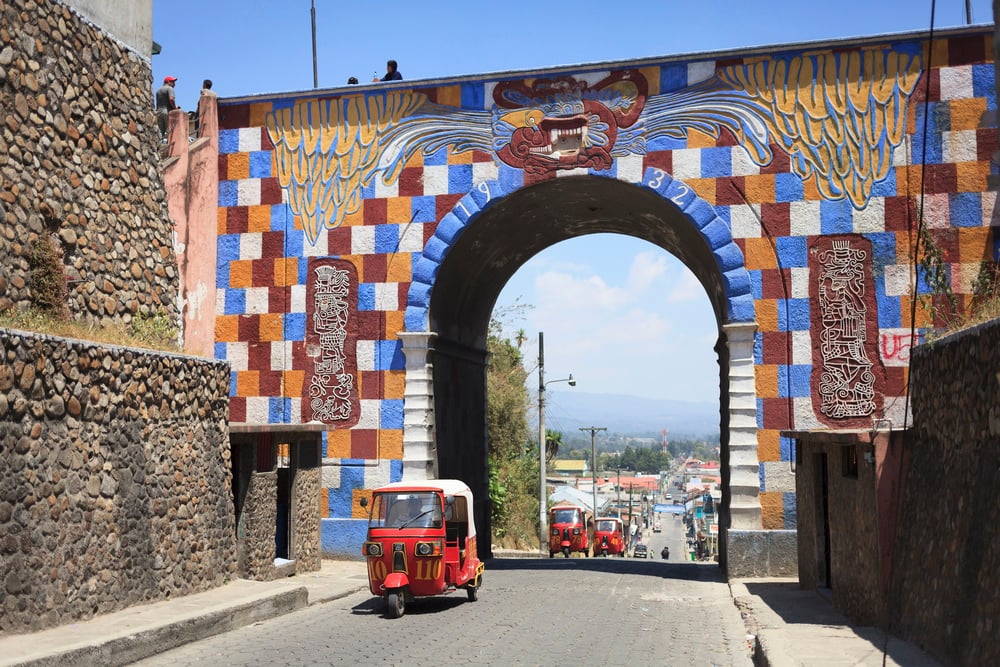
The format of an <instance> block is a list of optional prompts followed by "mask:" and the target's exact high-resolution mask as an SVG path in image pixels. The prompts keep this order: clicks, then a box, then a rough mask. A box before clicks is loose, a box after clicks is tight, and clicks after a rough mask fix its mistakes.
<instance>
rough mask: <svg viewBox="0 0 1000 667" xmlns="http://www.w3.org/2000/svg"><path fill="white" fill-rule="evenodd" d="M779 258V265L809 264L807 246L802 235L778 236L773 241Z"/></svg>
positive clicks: (787, 266) (785, 266) (786, 266)
mask: <svg viewBox="0 0 1000 667" xmlns="http://www.w3.org/2000/svg"><path fill="white" fill-rule="evenodd" d="M774 245H775V247H777V249H778V257H780V258H781V266H782V267H783V268H786V269H787V268H790V267H793V266H809V247H808V244H807V243H806V237H804V236H779V237H778V238H777V239H775V241H774Z"/></svg>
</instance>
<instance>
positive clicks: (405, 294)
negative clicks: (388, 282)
mask: <svg viewBox="0 0 1000 667" xmlns="http://www.w3.org/2000/svg"><path fill="white" fill-rule="evenodd" d="M396 289H398V290H399V292H398V293H397V295H396V297H397V299H398V301H397V302H396V303H398V304H399V309H400V310H403V309H404V308H406V301H407V299H408V298H409V295H410V282H409V281H407V282H405V283H397V284H396ZM393 333H395V332H393Z"/></svg>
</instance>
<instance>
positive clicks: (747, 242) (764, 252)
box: [743, 238, 778, 271]
mask: <svg viewBox="0 0 1000 667" xmlns="http://www.w3.org/2000/svg"><path fill="white" fill-rule="evenodd" d="M743 241H744V250H743V255H744V258H743V261H744V262H745V263H746V267H747V270H749V271H756V270H757V269H774V268H777V266H778V265H777V263H776V259H775V257H774V248H772V247H771V244H770V242H769V241H768V239H766V238H748V239H743Z"/></svg>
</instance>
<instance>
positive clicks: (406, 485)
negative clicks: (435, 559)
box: [374, 479, 476, 537]
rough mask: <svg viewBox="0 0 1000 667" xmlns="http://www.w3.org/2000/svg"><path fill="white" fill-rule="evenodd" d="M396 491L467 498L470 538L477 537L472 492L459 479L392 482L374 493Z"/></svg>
mask: <svg viewBox="0 0 1000 667" xmlns="http://www.w3.org/2000/svg"><path fill="white" fill-rule="evenodd" d="M394 491H441V492H442V493H443V494H444V495H445V496H462V497H463V498H465V503H466V514H467V515H468V523H469V537H475V536H476V522H475V520H474V518H473V516H472V509H473V498H472V490H471V489H469V486H468V485H467V484H466V483H465V482H463V481H462V480H459V479H424V480H419V481H413V482H392V483H391V484H386V485H385V486H380V487H378V488H377V489H374V493H386V492H388V493H392V492H394Z"/></svg>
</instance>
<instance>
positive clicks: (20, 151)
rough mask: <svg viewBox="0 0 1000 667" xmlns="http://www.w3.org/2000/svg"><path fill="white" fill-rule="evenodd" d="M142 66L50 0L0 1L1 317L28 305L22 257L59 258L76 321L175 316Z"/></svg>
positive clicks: (146, 71)
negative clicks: (42, 246)
mask: <svg viewBox="0 0 1000 667" xmlns="http://www.w3.org/2000/svg"><path fill="white" fill-rule="evenodd" d="M153 107H154V105H153V84H152V70H151V67H150V63H149V61H148V60H147V59H145V58H144V57H142V56H140V55H137V54H136V53H134V52H133V51H131V50H129V49H128V48H126V47H124V46H123V45H122V44H121V43H120V42H119V41H118V40H116V39H113V38H111V37H110V36H108V35H107V34H106V33H104V32H102V31H101V30H100V29H99V28H97V27H95V26H94V25H93V24H92V23H90V22H88V21H85V20H84V19H82V18H81V17H80V15H78V14H76V13H75V12H74V11H73V10H72V9H70V8H69V7H67V6H65V5H63V4H61V3H59V2H56V1H55V0H5V1H4V2H3V3H0V109H3V110H4V111H3V118H2V123H3V125H2V127H0V221H2V222H3V224H2V225H0V229H2V234H3V242H2V243H0V310H3V309H5V308H9V307H10V306H12V305H15V306H17V307H19V308H26V307H27V306H28V305H30V303H31V301H32V294H31V289H30V267H29V264H28V258H27V252H28V249H29V248H30V245H31V243H32V242H33V241H34V240H35V239H37V238H38V237H39V236H42V235H45V234H49V235H52V236H53V237H55V238H56V239H57V241H58V244H59V245H60V246H61V249H62V251H63V255H64V258H63V263H64V265H65V271H66V275H67V277H68V280H69V304H68V305H69V309H70V312H71V313H72V314H74V315H75V316H77V317H81V318H83V319H88V320H91V321H95V322H100V323H103V324H108V323H111V322H116V321H125V322H127V321H128V320H130V319H131V317H132V315H134V314H135V313H137V312H143V313H156V312H159V311H162V312H163V313H166V314H167V315H169V316H170V319H171V320H173V319H174V318H175V317H176V311H177V306H176V299H177V290H178V276H177V259H176V257H175V254H174V248H173V244H172V241H171V232H172V227H171V222H170V218H169V215H168V212H167V204H166V198H165V192H164V188H163V182H162V179H161V177H160V173H159V157H158V152H157V151H158V148H159V133H158V131H157V128H156V122H155V116H154V113H153Z"/></svg>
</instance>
